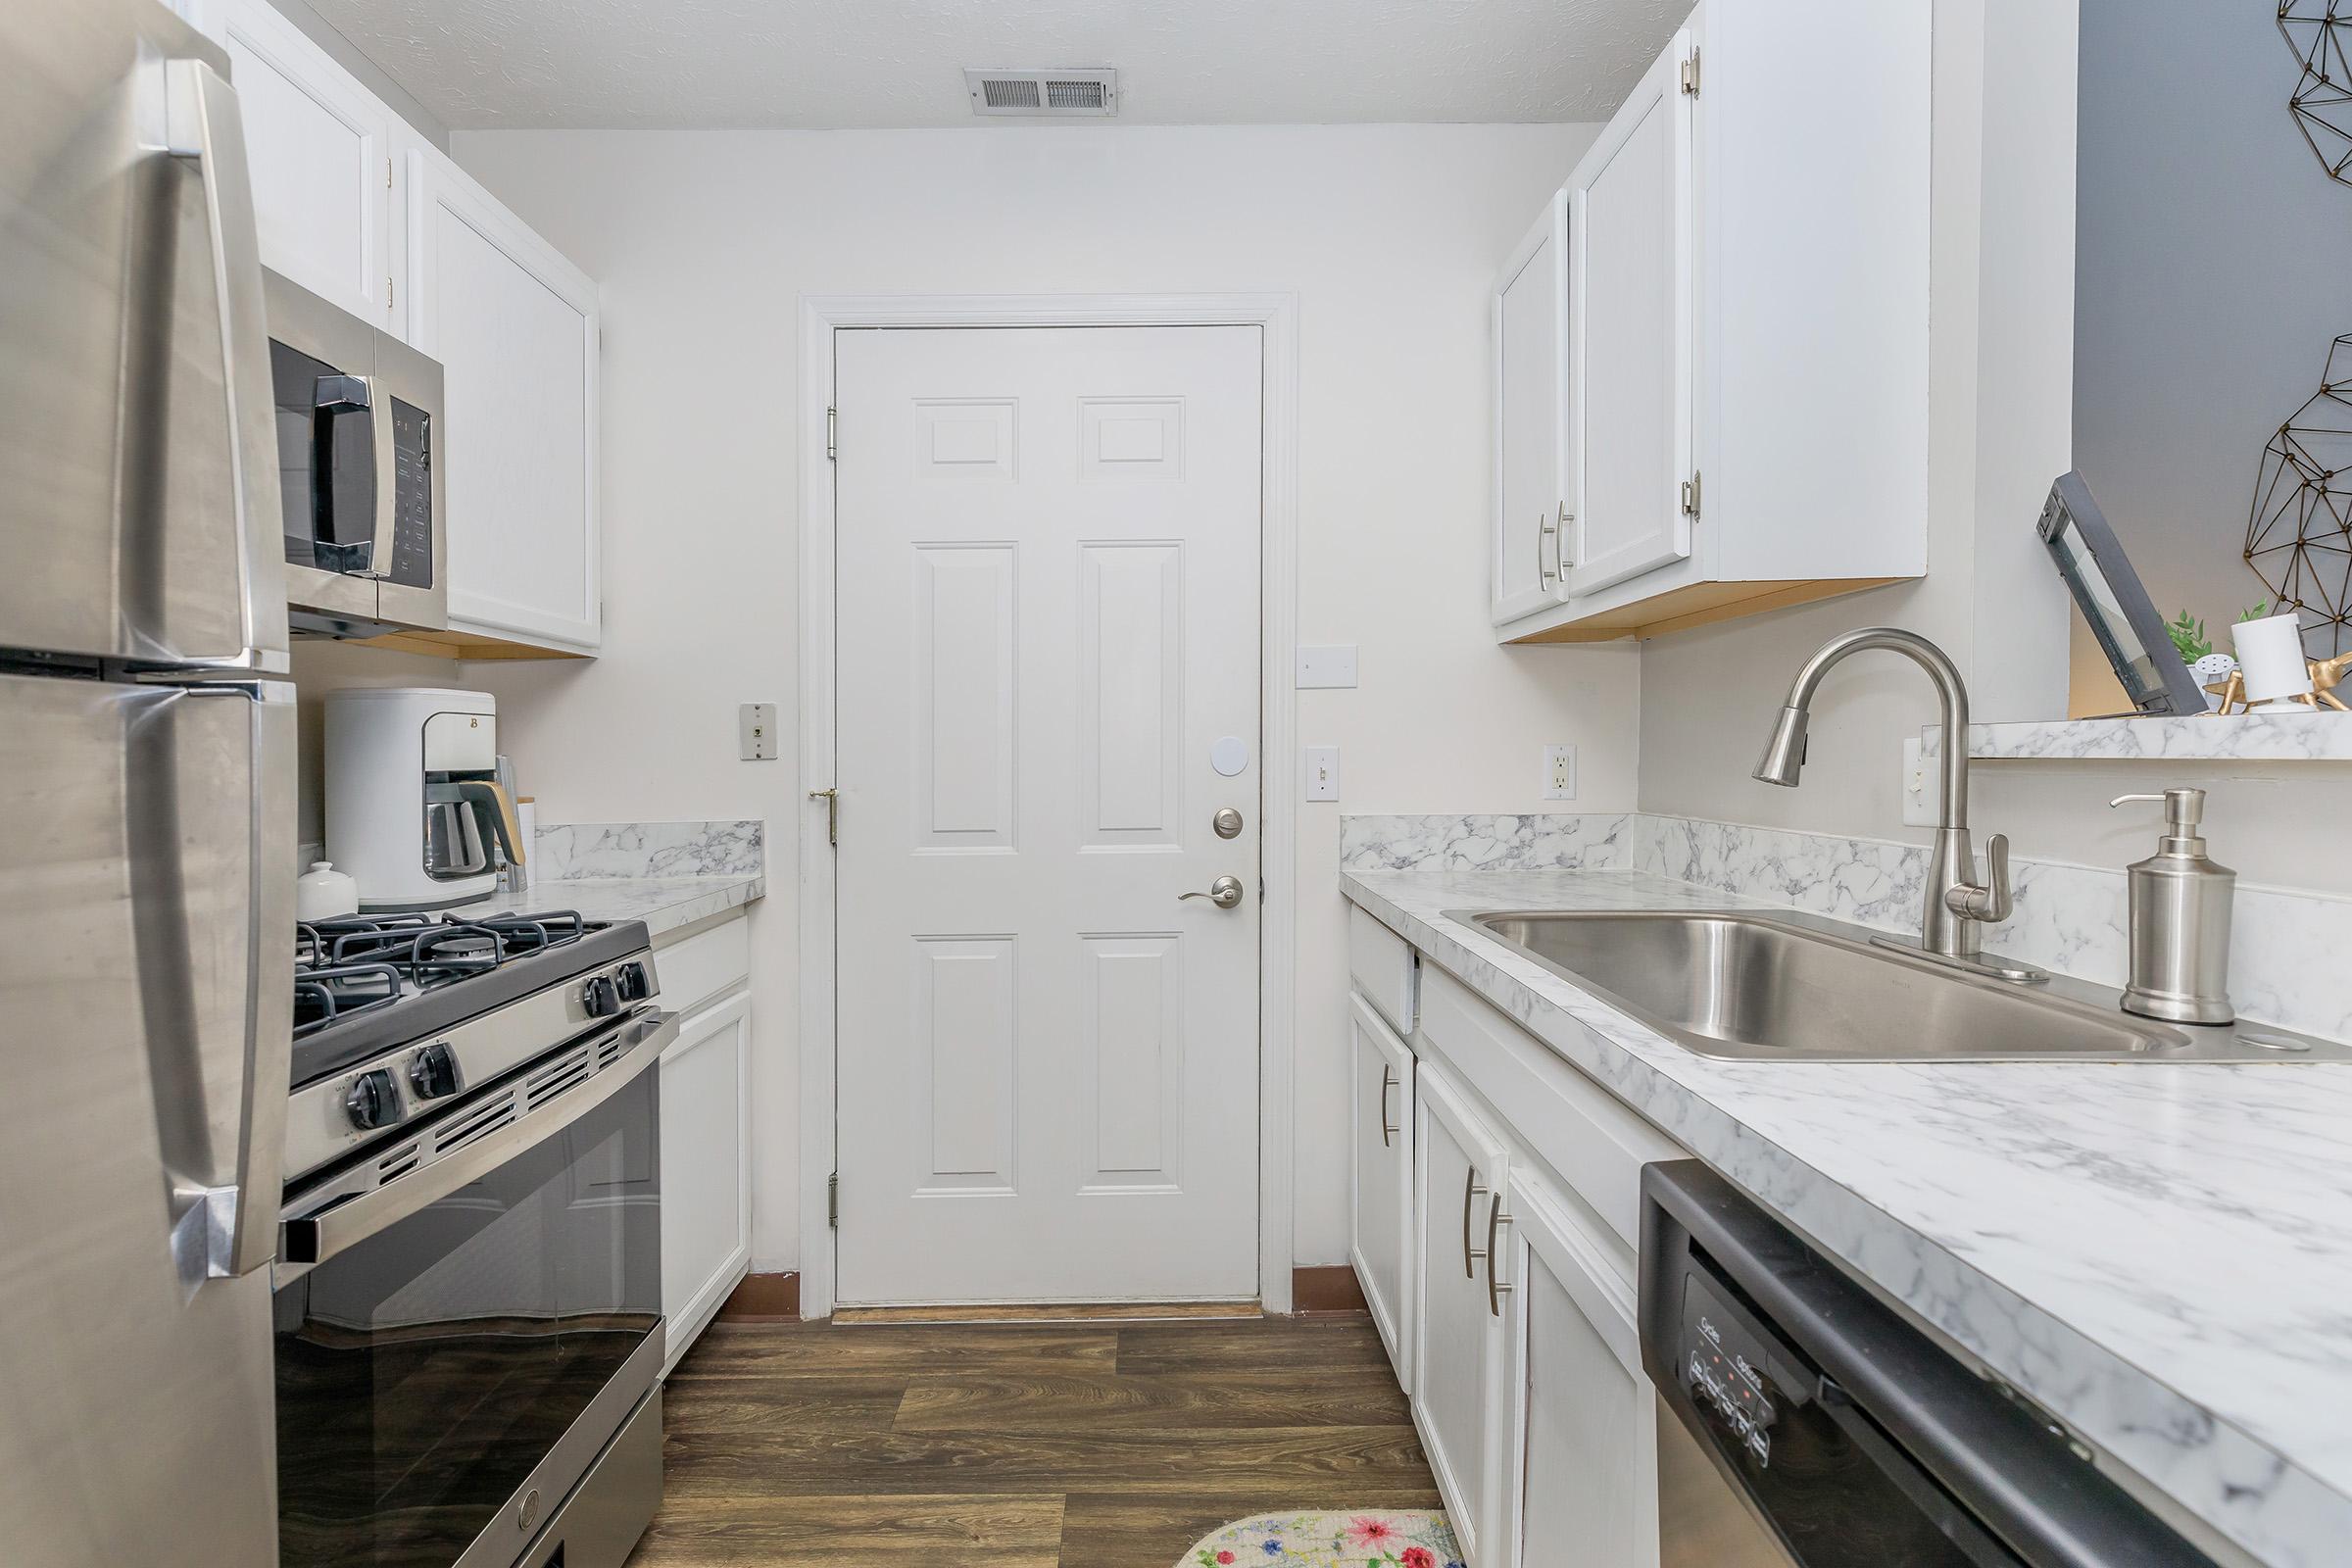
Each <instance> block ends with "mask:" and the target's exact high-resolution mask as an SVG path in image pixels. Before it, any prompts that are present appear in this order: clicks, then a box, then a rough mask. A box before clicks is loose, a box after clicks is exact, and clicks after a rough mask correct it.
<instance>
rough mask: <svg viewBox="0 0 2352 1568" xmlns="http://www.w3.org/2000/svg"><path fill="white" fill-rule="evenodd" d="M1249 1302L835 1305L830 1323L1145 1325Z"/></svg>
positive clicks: (1235, 1316)
mask: <svg viewBox="0 0 2352 1568" xmlns="http://www.w3.org/2000/svg"><path fill="white" fill-rule="evenodd" d="M1263 1315H1264V1314H1263V1313H1262V1312H1261V1311H1260V1310H1259V1308H1258V1304H1257V1302H1256V1301H1254V1300H1250V1301H984V1302H978V1303H974V1304H968V1305H961V1306H837V1307H835V1308H834V1309H833V1321H834V1322H836V1323H1151V1322H1165V1321H1170V1320H1177V1321H1183V1320H1196V1321H1223V1322H1232V1321H1235V1320H1247V1319H1251V1318H1257V1317H1262V1316H1263Z"/></svg>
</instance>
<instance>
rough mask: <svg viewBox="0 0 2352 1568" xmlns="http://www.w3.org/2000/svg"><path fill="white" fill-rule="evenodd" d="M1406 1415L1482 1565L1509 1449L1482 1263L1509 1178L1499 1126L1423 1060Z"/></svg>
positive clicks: (1461, 1537)
mask: <svg viewBox="0 0 2352 1568" xmlns="http://www.w3.org/2000/svg"><path fill="white" fill-rule="evenodd" d="M1415 1079H1416V1081H1415V1085H1414V1101H1415V1111H1416V1114H1415V1118H1414V1122H1415V1132H1416V1135H1417V1136H1416V1142H1417V1144H1418V1145H1419V1153H1420V1175H1419V1179H1418V1180H1417V1182H1416V1183H1415V1187H1414V1201H1413V1212H1414V1214H1415V1216H1416V1223H1415V1227H1414V1238H1413V1241H1414V1254H1415V1258H1416V1264H1415V1269H1414V1277H1415V1280H1416V1285H1415V1299H1414V1302H1413V1355H1412V1382H1411V1385H1410V1386H1411V1389H1412V1397H1413V1423H1414V1425H1415V1426H1416V1427H1417V1428H1419V1430H1420V1434H1421V1446H1422V1447H1423V1448H1424V1449H1426V1450H1427V1452H1428V1455H1429V1467H1430V1469H1431V1471H1432V1472H1433V1473H1434V1474H1435V1475H1436V1477H1437V1483H1438V1491H1439V1493H1440V1495H1443V1496H1444V1497H1445V1499H1446V1516H1447V1518H1448V1519H1450V1520H1451V1521H1452V1524H1453V1533H1454V1537H1455V1539H1456V1540H1457V1541H1458V1542H1459V1543H1460V1544H1461V1548H1462V1560H1463V1561H1464V1562H1466V1563H1468V1564H1470V1565H1471V1568H1489V1565H1490V1564H1493V1563H1498V1562H1500V1561H1501V1560H1502V1559H1501V1558H1500V1557H1499V1556H1498V1555H1495V1553H1494V1550H1493V1543H1494V1541H1495V1536H1496V1535H1497V1533H1498V1532H1497V1531H1496V1530H1495V1522H1496V1516H1497V1512H1498V1509H1499V1506H1500V1502H1501V1495H1502V1485H1501V1483H1502V1475H1503V1467H1504V1464H1505V1461H1506V1459H1507V1454H1506V1452H1505V1450H1504V1448H1503V1446H1502V1445H1501V1443H1500V1442H1499V1441H1498V1437H1499V1427H1498V1421H1497V1413H1498V1411H1499V1410H1500V1409H1501V1401H1502V1399H1503V1397H1504V1390H1503V1349H1504V1345H1503V1319H1502V1315H1501V1311H1500V1301H1501V1297H1500V1295H1499V1294H1498V1293H1497V1291H1496V1290H1495V1285H1496V1284H1497V1283H1498V1282H1496V1281H1495V1280H1494V1279H1493V1278H1492V1277H1491V1276H1490V1275H1489V1274H1488V1272H1487V1267H1488V1264H1489V1262H1490V1258H1489V1253H1490V1251H1491V1250H1492V1247H1493V1243H1494V1241H1495V1239H1496V1238H1497V1237H1498V1235H1499V1229H1500V1227H1499V1224H1498V1221H1499V1217H1500V1216H1499V1212H1498V1205H1500V1204H1501V1203H1502V1202H1503V1201H1504V1194H1505V1192H1506V1185H1505V1184H1506V1183H1507V1181H1508V1180H1509V1170H1508V1165H1509V1159H1508V1155H1507V1152H1506V1150H1505V1146H1504V1144H1503V1142H1502V1139H1501V1137H1500V1136H1499V1135H1498V1134H1496V1133H1495V1131H1494V1130H1493V1129H1492V1128H1491V1127H1489V1126H1488V1124H1487V1122H1486V1121H1485V1119H1484V1118H1483V1117H1482V1116H1481V1115H1480V1113H1479V1112H1478V1111H1477V1110H1476V1109H1475V1108H1473V1106H1472V1103H1471V1101H1470V1099H1469V1097H1468V1096H1467V1095H1466V1094H1465V1093H1464V1092H1463V1091H1462V1090H1461V1089H1459V1088H1458V1087H1456V1085H1455V1084H1454V1082H1453V1080H1452V1079H1451V1078H1449V1077H1447V1076H1446V1073H1445V1072H1444V1071H1443V1070H1441V1069H1440V1068H1438V1067H1437V1066H1435V1065H1433V1064H1432V1063H1430V1062H1427V1061H1424V1062H1422V1063H1421V1064H1420V1066H1419V1068H1418V1070H1417V1072H1416V1074H1415Z"/></svg>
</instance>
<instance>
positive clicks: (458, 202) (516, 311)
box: [408, 147, 601, 649]
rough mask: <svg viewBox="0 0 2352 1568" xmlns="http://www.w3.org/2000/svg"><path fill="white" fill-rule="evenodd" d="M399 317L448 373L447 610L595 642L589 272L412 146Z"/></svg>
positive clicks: (584, 644)
mask: <svg viewBox="0 0 2352 1568" xmlns="http://www.w3.org/2000/svg"><path fill="white" fill-rule="evenodd" d="M408 322H409V341H410V342H412V343H414V344H416V345H417V348H419V349H421V350H423V351H424V352H425V353H427V354H429V355H431V356H432V357H433V358H434V359H436V360H439V361H440V362H441V365H442V369H443V372H444V377H445V379H444V384H443V391H442V397H443V401H444V402H445V404H446V405H447V409H446V413H447V418H446V420H445V421H444V423H445V427H446V428H447V429H448V430H449V431H451V432H452V433H451V435H450V438H449V440H448V442H447V443H446V449H445V451H444V453H443V455H442V462H443V464H444V465H445V466H446V467H447V470H448V476H449V479H448V483H449V617H450V621H451V623H452V624H453V625H459V624H463V625H468V626H473V627H479V628H484V629H487V630H490V631H493V632H496V633H499V634H501V635H504V636H508V637H520V638H523V639H525V640H530V641H536V642H542V643H553V644H556V645H559V646H563V647H566V648H579V649H588V648H594V647H595V646H596V644H597V639H598V633H599V626H600V617H601V609H600V598H601V588H600V583H599V577H598V572H599V559H598V558H599V554H600V552H599V548H598V532H597V495H596V442H597V353H598V337H599V327H598V304H597V292H596V285H595V284H594V283H593V282H591V281H590V280H589V279H588V277H587V276H586V275H585V274H584V273H582V272H581V271H580V270H579V269H578V268H576V267H573V266H572V265H571V264H570V263H569V262H567V261H565V260H564V258H563V257H562V256H560V255H558V254H557V253H556V251H555V250H554V249H553V248H552V247H550V246H549V245H548V244H547V242H546V241H545V240H542V239H541V238H539V236H538V235H536V234H534V233H532V232H531V231H530V230H529V229H528V228H526V227H524V226H523V224H522V223H521V222H520V221H518V220H517V219H516V218H515V215H514V214H512V213H510V212H508V211H507V210H506V208H505V207H503V206H501V205H500V204H499V203H498V201H497V200H496V199H495V198H493V197H492V196H491V195H490V194H489V192H487V191H485V190H483V189H482V188H481V186H479V185H477V184H475V183H474V182H473V180H472V179H470V178H469V177H467V176H466V174H465V173H464V172H461V171H460V170H459V169H458V168H457V166H456V165H454V164H452V163H450V162H449V160H448V159H446V158H443V157H442V156H441V155H440V154H439V153H438V152H436V151H434V150H432V149H431V148H424V147H418V148H413V149H412V150H411V151H410V153H409V307H408Z"/></svg>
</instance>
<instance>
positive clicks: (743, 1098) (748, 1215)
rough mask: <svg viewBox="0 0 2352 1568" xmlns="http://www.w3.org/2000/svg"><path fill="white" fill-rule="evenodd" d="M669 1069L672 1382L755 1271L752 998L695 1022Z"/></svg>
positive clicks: (666, 1168)
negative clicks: (722, 1307) (697, 1340)
mask: <svg viewBox="0 0 2352 1568" xmlns="http://www.w3.org/2000/svg"><path fill="white" fill-rule="evenodd" d="M661 1070H662V1315H663V1316H665V1317H666V1318H668V1320H669V1354H668V1362H667V1365H665V1366H664V1367H663V1368H662V1370H663V1371H664V1372H665V1373H666V1372H667V1371H668V1369H669V1367H670V1366H675V1365H676V1364H677V1361H678V1357H680V1356H681V1355H684V1354H685V1353H686V1349H687V1347H689V1346H691V1345H692V1344H693V1343H694V1341H695V1337H696V1336H697V1335H699V1334H701V1333H702V1332H703V1330H704V1329H705V1328H706V1327H707V1326H709V1324H710V1322H711V1315H712V1314H713V1313H715V1312H717V1310H718V1308H719V1305H720V1303H721V1302H723V1301H725V1300H726V1299H727V1294H728V1293H729V1292H730V1291H732V1290H734V1289H735V1287H736V1285H737V1284H738V1283H739V1282H740V1281H741V1280H742V1279H743V1276H744V1272H745V1270H747V1269H748V1268H749V1267H750V1266H751V1258H752V1151H751V1105H750V1090H751V1071H752V999H751V997H750V996H749V995H747V994H743V993H738V994H736V995H735V996H732V997H728V998H725V999H724V1000H722V1001H719V1002H715V1003H712V1004H711V1005H710V1006H707V1007H705V1008H703V1009H702V1010H701V1011H699V1012H696V1013H694V1014H693V1015H692V1016H691V1017H689V1018H687V1019H686V1020H685V1021H684V1022H683V1023H682V1024H680V1025H679V1027H678V1038H677V1039H676V1040H675V1041H674V1042H672V1043H671V1045H670V1048H669V1049H668V1050H667V1051H665V1052H663V1053H662V1069H661Z"/></svg>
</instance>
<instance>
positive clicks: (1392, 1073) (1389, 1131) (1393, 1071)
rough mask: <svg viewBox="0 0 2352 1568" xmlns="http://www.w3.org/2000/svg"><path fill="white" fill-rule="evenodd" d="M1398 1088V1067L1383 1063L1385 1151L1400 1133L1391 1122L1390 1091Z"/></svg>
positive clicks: (1382, 1095)
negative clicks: (1390, 1141)
mask: <svg viewBox="0 0 2352 1568" xmlns="http://www.w3.org/2000/svg"><path fill="white" fill-rule="evenodd" d="M1396 1087H1397V1068H1396V1065H1395V1064H1394V1063H1392V1062H1382V1063H1381V1066H1380V1147H1381V1148H1383V1149H1386V1148H1388V1147H1389V1140H1390V1139H1392V1138H1394V1137H1396V1136H1397V1132H1398V1131H1399V1129H1398V1127H1397V1124H1396V1123H1395V1122H1393V1121H1391V1120H1389V1091H1390V1090H1392V1089H1394V1088H1396Z"/></svg>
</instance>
